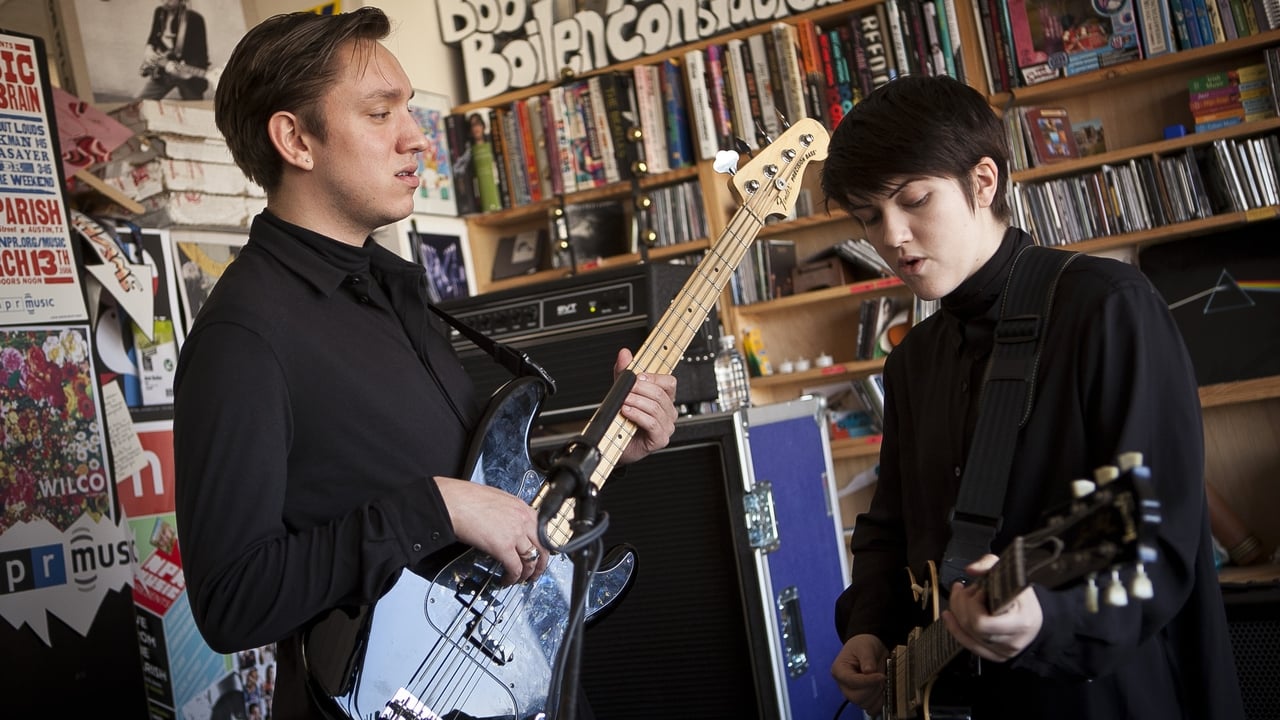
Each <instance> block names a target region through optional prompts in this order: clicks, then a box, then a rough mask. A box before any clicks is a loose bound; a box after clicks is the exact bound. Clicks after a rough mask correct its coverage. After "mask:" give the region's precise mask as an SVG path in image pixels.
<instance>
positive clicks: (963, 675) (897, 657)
mask: <svg viewBox="0 0 1280 720" xmlns="http://www.w3.org/2000/svg"><path fill="white" fill-rule="evenodd" d="M928 573H929V579H928V582H926V583H925V584H924V585H920V584H919V583H917V582H916V580H915V578H914V576H913V577H912V579H911V591H912V594H913V595H914V596H915V600H916V602H917V603H919V604H920V606H921V608H922V610H923V611H926V612H928V613H929V615H928V617H929V619H930V620H932V621H933V622H935V623H936V622H940V621H941V617H942V609H943V606H942V594H941V592H940V590H939V587H940V586H939V584H938V566H937V564H936V563H934V562H933V561H932V560H930V561H929V565H928ZM923 630H924V628H923V627H917V628H916V629H914V630H912V631H911V634H910V635H909V636H908V642H909V643H910V642H911V641H913V640H918V639H919V637H920V636H921V633H922V632H923ZM909 662H910V658H909V656H908V655H907V654H906V646H903V647H900V648H896V649H895V651H894V652H891V653H889V658H888V661H887V663H886V664H887V667H886V671H885V672H886V677H887V678H889V685H890V689H889V690H887V691H886V692H887V693H889V697H894V695H895V688H893V686H894V685H895V681H896V680H897V675H896V673H897V671H898V666H900V665H901V664H903V663H909ZM976 663H977V658H976V657H975V656H973V655H970V654H963V655H961V656H960V657H957V658H955V659H953V660H952V661H951V662H950V663H948V664H947V665H946V666H945V667H944V668H943V669H942V670H941V671H940V672H939V673H938V674H937V675H934V676H933V677H932V678H930V679H929V680H928V681H926V682H925V683H924V685H923V686H922V687H921V689H920V692H919V693H918V694H917V695H916V697H915V698H914V701H912V702H909V703H908V704H907V707H906V714H899V713H898V711H899V710H901V708H894V707H891V706H890V705H886V706H885V708H884V715H883V720H899V719H905V718H923V720H968V719H969V718H970V717H972V713H971V712H970V708H969V705H968V703H967V701H966V699H965V698H966V697H967V694H966V692H965V688H966V686H967V683H968V682H969V681H971V680H972V678H973V677H974V675H976V674H977V668H976V667H975V665H976Z"/></svg>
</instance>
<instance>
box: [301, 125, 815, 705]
mask: <svg viewBox="0 0 1280 720" xmlns="http://www.w3.org/2000/svg"><path fill="white" fill-rule="evenodd" d="M827 142H828V135H827V131H826V130H825V129H824V128H823V127H822V125H821V124H820V123H818V122H817V121H816V120H813V119H806V120H801V121H800V122H797V123H796V124H795V125H793V126H792V127H791V128H789V129H788V130H787V131H786V132H785V133H784V134H783V135H782V136H781V137H780V138H778V140H777V141H775V142H773V143H771V144H769V145H768V146H767V147H765V148H763V149H762V150H761V151H760V152H759V153H758V154H757V155H756V156H755V157H754V158H753V159H752V160H751V161H750V162H749V163H747V164H746V165H744V166H743V167H742V168H741V169H740V170H738V171H737V172H736V173H734V177H733V180H732V186H733V189H734V190H735V192H736V193H737V195H738V196H739V198H740V200H741V201H742V202H741V206H740V207H739V209H738V210H737V212H735V213H734V215H733V217H732V218H731V219H730V220H729V223H728V226H727V227H726V229H725V231H724V232H723V233H722V234H721V235H720V237H719V238H718V239H717V240H716V241H715V243H714V244H713V245H712V247H711V249H710V250H709V252H708V253H707V255H706V256H705V257H704V258H703V260H702V261H701V262H700V263H699V264H698V267H697V268H696V269H695V271H694V272H693V274H692V275H691V277H690V278H689V280H688V281H687V282H686V283H685V285H684V286H683V287H682V288H681V289H680V291H679V292H678V293H677V294H676V296H675V298H674V299H673V300H672V301H671V305H670V307H669V308H668V309H667V310H666V312H664V313H663V315H662V318H661V319H660V320H659V321H658V322H657V324H656V325H655V326H654V329H653V331H652V332H651V333H650V335H649V337H648V339H646V340H645V342H644V344H643V345H642V346H641V347H640V349H639V350H638V351H636V353H635V355H634V359H633V360H632V361H631V364H630V366H629V367H628V370H630V371H631V372H634V373H636V374H639V373H664V374H666V373H670V372H671V370H672V369H673V368H674V367H675V366H676V365H677V363H679V361H680V359H681V357H683V355H684V352H685V350H686V349H687V347H688V345H689V343H690V342H691V341H692V340H693V338H694V337H695V336H696V334H697V333H698V331H699V328H700V327H701V326H702V324H703V322H704V321H705V320H706V317H707V314H708V313H709V312H710V310H711V308H712V307H713V306H714V305H715V304H716V302H717V301H718V300H719V298H720V296H721V293H722V291H723V290H724V289H725V287H726V286H727V285H728V283H729V280H730V278H731V276H732V275H733V272H734V269H735V268H736V267H737V266H738V264H739V262H741V260H742V258H743V257H744V256H745V255H746V253H747V250H748V249H749V247H750V245H751V243H752V241H753V240H754V239H755V236H756V234H757V233H758V232H759V231H760V228H761V227H763V226H764V223H765V219H766V218H768V217H770V216H775V215H786V214H787V213H789V212H790V211H791V209H792V208H793V207H794V206H795V202H796V197H797V194H798V192H799V190H800V187H801V180H802V178H803V176H804V171H805V169H806V168H807V167H808V165H809V163H811V162H814V161H818V160H822V159H824V158H825V157H826V155H827ZM731 162H732V161H731ZM732 164H735V165H736V162H733V163H732ZM720 166H721V164H720V163H719V162H717V168H718V169H719V168H720ZM546 392H547V391H546V387H545V385H544V383H543V382H542V381H541V380H538V379H534V378H528V377H525V378H516V379H515V380H512V381H511V382H509V383H507V384H506V385H505V386H503V387H502V388H500V389H499V390H498V391H497V392H495V393H494V396H493V398H492V399H491V401H490V403H489V407H488V409H487V411H486V413H485V416H484V418H483V419H482V420H481V426H480V427H481V430H480V431H479V432H478V433H477V436H476V437H475V439H474V440H473V442H472V446H471V448H470V450H469V453H468V460H467V465H466V466H467V467H469V468H471V470H470V471H469V472H470V475H469V479H470V480H472V481H474V482H482V483H485V484H486V485H490V486H493V487H498V488H500V489H502V490H504V491H506V492H508V493H511V494H513V495H516V496H518V497H520V498H521V499H524V500H527V501H528V502H529V503H530V504H531V505H532V506H534V507H539V506H540V505H541V501H542V499H543V497H544V496H545V495H546V494H547V491H548V490H549V488H550V483H547V482H546V477H545V475H544V472H543V471H542V470H541V469H539V468H537V467H536V466H535V465H534V463H532V462H531V461H530V457H529V433H530V429H531V427H532V426H533V421H534V418H535V417H536V415H537V413H538V410H539V407H540V406H541V403H542V401H543V400H544V398H545V397H546ZM607 406H608V403H606V404H605V405H602V409H599V410H597V411H596V414H597V415H601V414H602V413H603V414H605V415H607V414H609V413H612V418H609V417H599V418H596V417H593V418H592V419H591V421H590V423H591V425H590V427H603V426H605V425H606V424H607V426H608V431H607V432H605V433H603V435H601V436H600V437H602V439H601V440H600V441H599V443H598V445H597V447H596V450H598V452H599V457H600V460H599V463H598V464H597V466H596V467H595V468H594V469H593V470H592V471H591V475H590V477H589V478H588V479H589V481H590V482H591V483H593V484H594V485H595V486H596V487H597V488H599V487H601V486H603V485H604V483H605V480H606V479H607V477H608V476H609V474H610V472H612V470H613V468H614V466H615V465H616V464H617V462H618V461H619V459H620V458H621V456H622V452H623V450H624V449H625V448H626V447H627V445H628V444H629V443H630V442H631V439H632V437H634V435H635V433H636V427H635V426H634V425H633V424H632V423H631V422H630V421H628V420H626V419H625V418H623V417H622V416H621V415H619V414H618V412H617V410H616V409H614V410H605V409H604V408H605V407H607ZM574 506H575V503H574V501H573V499H570V500H568V501H566V502H565V503H564V505H563V506H562V507H561V508H560V510H559V511H558V512H557V513H556V514H555V515H554V517H553V518H552V519H551V520H550V521H549V522H548V524H547V534H548V536H549V537H550V538H551V539H552V540H553V541H554V542H556V543H557V544H561V545H563V544H564V543H565V542H566V541H568V540H569V539H570V537H571V535H572V531H571V529H570V528H571V525H570V518H572V517H573V516H574ZM551 507H552V506H551V505H548V508H549V509H550V508H551ZM635 563H636V556H635V553H634V552H632V551H631V549H630V548H626V547H622V548H613V549H611V550H610V552H609V553H607V554H606V556H605V557H604V558H603V560H602V561H601V564H600V569H599V570H598V571H597V572H596V573H595V574H594V575H592V576H591V579H590V585H589V588H588V591H587V602H588V604H587V610H586V618H587V619H589V620H590V619H594V618H597V617H598V616H599V614H600V613H601V611H603V610H605V609H606V608H608V607H610V606H612V605H613V604H614V603H616V602H618V600H619V599H620V598H621V597H622V595H623V594H624V593H625V592H626V590H627V589H628V587H629V584H630V581H631V575H632V571H633V569H634V567H635ZM418 570H419V572H415V571H414V569H407V570H405V571H404V572H402V573H401V575H400V578H399V579H398V580H397V581H396V582H395V584H394V585H393V586H392V587H391V589H390V590H389V591H388V592H387V593H386V594H385V595H384V596H383V597H382V598H381V599H379V600H378V601H377V602H376V603H375V604H374V605H373V607H372V609H371V611H370V612H369V613H368V616H367V618H366V619H365V623H366V628H365V629H364V630H363V631H361V632H360V633H358V643H359V646H360V647H359V649H358V650H357V654H356V657H355V661H354V663H353V667H352V669H351V671H350V672H349V674H346V675H345V677H341V678H340V682H338V683H336V686H335V683H333V682H331V681H323V680H321V679H320V678H318V677H317V674H316V673H314V672H311V671H310V669H309V670H308V676H309V679H310V680H311V682H310V683H309V684H310V685H311V690H312V693H313V697H316V698H317V699H319V700H320V703H321V704H322V705H324V706H326V708H327V710H328V711H329V714H330V715H331V716H332V717H334V718H350V719H351V720H368V719H371V718H406V719H413V720H425V719H426V718H437V717H443V718H450V719H451V720H452V719H453V718H458V717H467V718H485V719H486V720H499V719H501V720H534V719H536V718H541V717H544V715H545V713H546V711H547V707H548V701H549V693H550V686H551V682H552V675H553V672H554V670H555V667H554V665H555V661H556V658H557V655H558V651H559V648H560V646H561V644H562V641H563V639H564V636H565V633H566V631H567V628H568V622H569V614H570V599H571V588H572V585H573V577H572V576H573V564H572V562H571V561H570V560H569V559H568V557H567V556H566V555H564V554H558V555H555V556H553V557H552V558H551V562H550V564H549V565H548V566H547V570H546V572H545V573H544V574H543V575H541V576H540V577H539V578H538V579H537V580H536V581H534V582H531V583H520V584H516V585H510V586H503V585H501V584H499V582H498V580H499V579H500V577H501V574H502V567H501V565H500V564H498V563H497V562H496V561H495V560H494V559H493V558H491V557H489V556H488V555H486V554H484V553H482V552H480V551H478V550H474V549H472V550H466V551H463V552H462V553H461V554H460V555H458V556H457V557H456V558H454V559H452V560H449V561H445V562H444V563H443V565H442V567H439V568H433V569H431V570H430V571H429V572H421V571H422V569H421V568H419V569H418ZM420 572H421V574H420ZM314 647H318V645H316V644H315V643H314V641H313V638H312V637H311V636H310V634H308V635H306V636H304V638H303V657H304V659H305V660H307V662H308V666H309V667H310V665H311V664H312V663H311V659H310V656H311V655H312V654H315V653H314V652H313V648H314ZM316 659H317V660H322V658H319V657H317V658H316ZM337 674H338V675H340V676H341V675H343V674H344V673H343V672H339V673H337Z"/></svg>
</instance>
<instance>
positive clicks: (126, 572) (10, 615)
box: [0, 325, 142, 717]
mask: <svg viewBox="0 0 1280 720" xmlns="http://www.w3.org/2000/svg"><path fill="white" fill-rule="evenodd" d="M0 408H4V422H3V423H0V499H2V501H3V512H2V513H0V564H3V567H4V568H5V570H4V576H3V577H4V579H3V580H2V581H0V618H3V622H0V646H3V647H4V648H5V655H7V656H9V657H10V658H21V662H22V664H23V670H24V672H21V673H18V674H17V675H16V676H15V675H13V674H11V673H5V674H4V681H2V682H0V692H2V693H3V694H4V697H5V710H6V712H10V713H12V714H13V716H14V717H25V716H27V715H29V714H32V713H31V712H28V710H31V711H32V712H36V713H37V714H46V713H47V711H48V703H49V698H50V697H57V698H58V699H59V700H60V701H63V702H65V703H66V704H65V705H63V706H64V707H88V705H86V704H84V703H85V698H86V697H89V696H92V698H93V700H92V701H93V702H94V703H102V706H104V707H113V708H120V711H121V712H125V713H128V712H130V709H131V708H132V707H134V705H133V702H134V701H135V700H137V701H140V699H141V689H140V685H141V675H142V672H141V667H140V665H139V663H138V661H137V656H138V652H137V646H136V644H126V643H127V642H128V640H129V639H130V636H131V635H132V628H133V612H132V608H131V606H130V605H129V604H122V603H121V601H122V600H127V599H128V598H129V596H130V595H131V588H130V584H131V581H132V572H131V563H132V559H133V554H132V553H133V550H132V544H131V543H130V541H129V539H128V538H127V536H126V533H125V530H124V528H123V527H122V525H121V524H120V522H119V516H118V513H116V512H115V509H114V497H113V492H112V482H111V473H110V470H109V467H108V460H107V445H106V438H105V433H104V430H103V428H104V423H103V421H102V417H103V413H102V403H101V399H100V397H99V395H98V393H97V391H96V382H95V376H94V368H93V360H92V354H91V353H90V351H89V328H88V327H87V326H68V325H62V326H30V327H4V328H0ZM14 681H16V683H17V686H16V687H15V686H14ZM50 692H53V693H55V694H50ZM40 708H42V709H43V710H39V709H40ZM131 716H136V715H131Z"/></svg>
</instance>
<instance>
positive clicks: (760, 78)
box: [745, 33, 782, 138]
mask: <svg viewBox="0 0 1280 720" xmlns="http://www.w3.org/2000/svg"><path fill="white" fill-rule="evenodd" d="M766 37H771V36H770V35H769V34H768V33H755V34H754V35H748V36H747V44H746V48H747V54H746V56H745V59H746V60H747V61H749V62H750V63H751V67H750V68H749V69H748V75H749V76H750V77H751V78H753V79H754V80H755V84H754V85H753V86H752V87H751V88H748V90H754V91H755V98H756V99H754V100H753V101H752V107H753V109H754V108H755V105H756V104H757V103H758V104H759V108H760V109H759V116H758V117H757V118H756V122H757V123H758V124H759V128H760V129H763V131H764V133H765V134H766V135H768V136H769V137H771V138H776V137H778V136H779V135H780V134H782V130H781V126H780V125H779V124H778V106H777V102H776V95H775V94H774V87H773V82H774V80H773V69H772V68H771V67H770V65H769V52H768V44H767V43H766V42H765V38H766Z"/></svg>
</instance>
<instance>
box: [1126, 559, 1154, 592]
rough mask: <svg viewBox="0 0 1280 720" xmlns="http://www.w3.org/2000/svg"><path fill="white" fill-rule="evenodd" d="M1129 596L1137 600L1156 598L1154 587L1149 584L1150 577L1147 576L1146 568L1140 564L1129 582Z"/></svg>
mask: <svg viewBox="0 0 1280 720" xmlns="http://www.w3.org/2000/svg"><path fill="white" fill-rule="evenodd" d="M1129 594H1130V595H1132V596H1134V597H1135V598H1137V599H1139V600H1150V599H1151V598H1153V597H1155V596H1156V589H1155V586H1153V585H1152V584H1151V576H1150V575H1147V568H1146V567H1145V566H1144V565H1143V564H1142V563H1138V567H1137V568H1136V569H1135V570H1134V574H1133V580H1131V581H1129Z"/></svg>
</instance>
